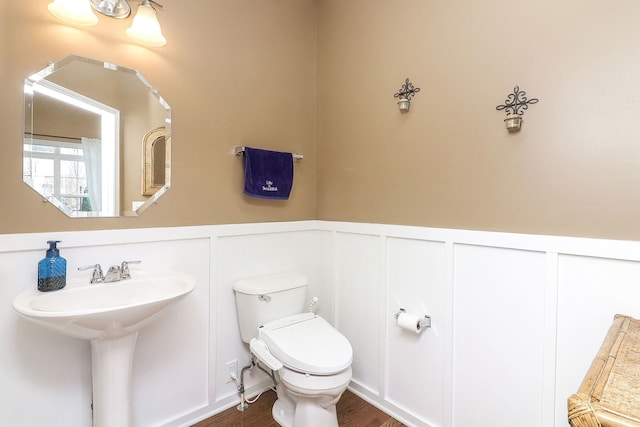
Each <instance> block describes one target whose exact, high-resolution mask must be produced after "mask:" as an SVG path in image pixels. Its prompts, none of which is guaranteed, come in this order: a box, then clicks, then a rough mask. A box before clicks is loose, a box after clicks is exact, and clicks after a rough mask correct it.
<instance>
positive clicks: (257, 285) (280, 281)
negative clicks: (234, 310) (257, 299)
mask: <svg viewBox="0 0 640 427" xmlns="http://www.w3.org/2000/svg"><path fill="white" fill-rule="evenodd" d="M308 284H309V280H308V279H307V278H306V276H305V275H304V274H301V273H296V272H288V273H279V274H271V275H268V276H258V277H252V278H249V279H240V280H237V281H236V282H235V283H234V284H233V290H234V291H236V292H240V293H243V294H250V295H260V294H268V293H271V292H280V291H286V290H288V289H294V288H299V287H301V286H306V285H308Z"/></svg>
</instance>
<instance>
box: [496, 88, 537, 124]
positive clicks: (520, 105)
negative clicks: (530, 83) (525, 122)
mask: <svg viewBox="0 0 640 427" xmlns="http://www.w3.org/2000/svg"><path fill="white" fill-rule="evenodd" d="M526 94H527V93H526V92H525V91H523V90H520V87H518V86H516V87H514V88H513V93H510V94H509V95H508V96H507V99H505V101H504V105H498V106H497V107H496V110H505V112H506V113H507V118H506V119H504V123H505V126H506V127H507V130H508V131H509V132H517V131H519V130H520V127H521V126H522V115H523V114H524V110H528V109H529V105H530V104H535V103H537V102H538V99H537V98H531V99H527V97H526V96H525V95H526Z"/></svg>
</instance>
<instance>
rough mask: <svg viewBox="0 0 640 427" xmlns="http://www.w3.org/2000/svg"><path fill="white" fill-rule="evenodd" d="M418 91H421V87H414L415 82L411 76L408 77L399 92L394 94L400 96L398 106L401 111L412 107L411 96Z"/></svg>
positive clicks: (403, 111) (404, 111)
mask: <svg viewBox="0 0 640 427" xmlns="http://www.w3.org/2000/svg"><path fill="white" fill-rule="evenodd" d="M418 92H420V88H419V87H414V86H413V83H411V82H410V81H409V78H407V79H406V80H405V81H404V84H403V85H402V87H401V88H400V90H399V91H398V93H396V94H394V95H393V97H394V98H399V100H398V108H400V112H401V113H406V112H407V111H409V107H411V98H412V97H413V96H414V95H415V94H416V93H418Z"/></svg>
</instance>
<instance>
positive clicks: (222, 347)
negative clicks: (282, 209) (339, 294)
mask: <svg viewBox="0 0 640 427" xmlns="http://www.w3.org/2000/svg"><path fill="white" fill-rule="evenodd" d="M323 235H324V243H321V242H322V241H323V240H322V239H321V237H320V235H317V236H316V234H314V232H307V231H299V232H293V233H266V234H257V235H255V234H251V235H243V236H224V237H219V238H218V245H217V249H216V250H217V253H218V255H217V261H216V277H217V279H216V281H217V296H216V299H217V301H216V306H215V313H212V315H213V316H215V319H216V323H217V328H214V329H212V333H214V334H215V335H216V337H215V339H216V342H217V345H216V347H217V348H216V360H212V363H214V365H212V366H211V369H212V371H215V372H216V373H217V376H216V378H215V382H214V383H215V384H217V385H218V387H217V388H216V390H215V396H216V400H220V399H224V398H227V397H229V396H231V397H232V398H233V399H235V398H236V397H237V396H238V394H237V392H236V387H235V385H234V384H233V383H229V384H225V382H226V379H227V369H226V365H225V363H226V362H227V361H230V360H234V359H238V362H239V367H242V366H244V365H247V364H248V363H249V362H250V360H251V359H250V356H249V351H248V348H249V347H248V345H246V344H244V343H243V342H242V340H241V338H240V329H239V326H238V317H237V311H236V303H235V295H234V292H233V283H234V282H235V281H236V280H238V279H241V278H248V277H255V276H261V275H268V274H275V273H281V272H285V271H299V272H301V273H303V274H305V275H306V276H307V277H308V278H309V281H310V287H309V290H308V293H307V300H309V299H310V298H311V296H313V295H318V296H319V298H320V301H321V303H320V304H319V309H320V310H319V312H318V313H319V314H321V315H325V316H326V314H325V312H326V313H328V314H329V315H331V310H330V306H331V299H332V298H331V294H330V293H329V292H325V291H324V289H325V288H327V287H328V283H326V281H327V280H328V277H327V272H328V271H329V265H326V266H325V267H324V268H321V260H323V259H324V260H328V259H329V258H327V257H326V255H322V253H325V254H326V250H327V247H326V245H328V242H329V238H330V235H329V233H324V234H323ZM316 237H318V240H316ZM316 241H318V242H320V243H319V244H316ZM321 251H322V252H321ZM320 271H323V272H324V273H323V274H322V275H319V272H320ZM305 308H306V306H305ZM329 320H330V318H329ZM254 371H255V372H254V373H253V374H247V375H246V386H247V387H250V386H252V385H253V384H255V383H256V382H257V381H264V380H265V378H266V376H265V375H264V374H262V373H261V372H260V371H259V370H257V369H255V370H254Z"/></svg>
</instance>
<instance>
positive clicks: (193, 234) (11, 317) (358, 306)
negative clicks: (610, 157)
mask: <svg viewBox="0 0 640 427" xmlns="http://www.w3.org/2000/svg"><path fill="white" fill-rule="evenodd" d="M50 239H60V240H62V241H63V243H62V244H61V245H60V248H61V253H62V255H63V256H64V257H65V258H67V261H68V276H69V277H75V276H81V275H85V274H86V275H87V280H88V274H89V273H88V272H78V271H77V267H80V266H84V265H89V264H95V263H96V262H99V263H101V264H102V265H103V266H109V265H113V264H119V263H120V262H121V261H122V260H124V259H128V260H135V259H141V260H142V261H143V264H142V265H140V266H134V268H133V273H134V274H135V269H136V268H144V269H161V268H170V269H175V270H181V271H185V272H187V273H189V274H192V275H193V276H194V277H195V278H196V281H197V285H196V289H195V291H194V292H193V293H192V294H190V295H189V296H188V297H186V298H185V299H184V300H182V301H181V302H180V303H178V304H176V305H175V306H173V307H172V308H170V309H169V311H167V312H166V313H164V316H162V317H160V318H158V319H157V320H156V322H155V323H152V324H150V325H149V326H148V327H147V328H146V329H144V330H143V331H142V332H141V333H140V336H139V338H138V345H137V348H136V353H135V356H134V384H133V408H134V409H133V417H134V425H136V426H145V427H146V426H164V427H187V426H190V425H193V424H194V423H196V422H198V421H200V420H202V419H205V418H207V417H209V416H211V415H213V414H215V413H218V412H221V411H223V410H224V409H227V408H230V407H233V406H235V405H237V403H238V402H239V394H238V393H237V391H236V386H235V384H233V383H232V382H228V379H227V375H228V372H227V368H226V362H227V361H230V360H235V359H237V360H238V364H239V365H240V366H242V365H243V364H246V363H248V362H249V352H248V348H247V346H246V345H245V344H244V343H242V342H241V340H240V335H239V330H238V323H237V316H236V308H235V300H234V295H233V291H232V284H233V282H234V281H235V280H237V279H238V278H242V277H250V276H256V275H262V274H272V273H278V272H282V271H286V270H297V271H301V272H303V273H305V274H307V276H308V277H309V280H310V287H309V295H308V296H309V298H310V297H311V296H318V297H319V303H318V305H317V312H318V314H320V315H322V316H323V317H325V318H326V319H327V320H329V321H330V322H332V323H333V324H334V325H336V326H337V328H338V329H339V330H340V331H341V332H342V333H344V334H345V336H347V338H348V339H349V340H350V341H351V343H352V345H353V349H354V360H353V373H354V374H353V381H352V383H351V385H350V388H351V390H352V391H353V392H354V393H355V394H357V395H359V396H361V397H363V398H364V399H365V400H367V401H369V402H371V403H372V404H374V405H375V406H377V407H379V408H380V409H382V410H383V411H385V412H387V413H389V414H391V415H393V416H394V417H395V418H396V419H398V420H400V421H402V422H403V423H404V424H406V425H408V426H419V427H484V426H487V427H489V426H491V427H512V426H515V425H517V426H519V427H520V426H524V427H550V426H554V427H566V426H567V421H566V420H567V410H566V399H567V397H568V396H569V395H570V394H571V393H573V392H575V390H577V388H578V387H579V385H580V382H581V381H582V377H583V376H584V374H585V372H586V370H587V369H588V366H589V364H590V363H591V360H592V359H593V357H594V355H595V353H596V351H597V349H598V348H599V346H600V344H601V342H602V339H603V338H604V335H605V333H606V331H607V329H608V327H609V325H610V324H611V322H612V320H613V316H614V315H615V314H616V313H622V314H627V315H631V316H634V317H638V318H640V305H639V304H638V301H640V242H626V241H611V240H597V239H580V238H569V237H562V236H535V235H521V234H509V233H494V232H483V231H469V230H448V229H431V228H424V227H409V226H399V225H383V224H361V223H342V222H327V221H300V222H286V223H262V224H235V225H216V226H202V227H176V228H157V229H135V230H102V231H82V232H55V233H34V234H19V235H0V277H3V278H4V280H3V283H2V285H1V286H0V300H2V301H5V303H4V304H2V305H0V378H1V379H2V387H0V425H20V426H24V427H36V426H42V425H50V423H51V420H56V423H57V424H60V425H65V426H68V427H85V426H87V425H90V424H91V363H90V351H89V344H88V343H87V342H84V341H81V340H75V339H71V338H66V337H63V336H60V335H56V334H53V333H50V332H48V331H46V330H44V329H43V328H41V327H39V326H37V325H35V324H32V323H30V322H28V321H27V320H25V319H22V318H20V317H19V316H18V315H17V314H16V313H15V312H14V311H13V307H12V306H11V301H12V300H13V298H14V297H15V296H16V295H17V294H18V293H20V292H21V291H22V290H23V289H26V288H29V287H34V286H36V276H37V272H36V264H37V262H38V260H39V259H41V258H42V257H43V256H44V250H45V246H46V244H45V242H46V241H47V240H50ZM400 307H403V308H406V309H407V311H408V312H409V313H412V314H416V315H423V314H428V315H430V316H432V328H430V329H428V330H426V331H423V332H422V333H421V334H415V333H411V332H407V331H406V330H401V329H399V328H398V327H397V326H396V324H395V319H394V317H393V315H394V313H395V312H397V310H398V309H399V308H400ZM245 380H246V386H247V394H248V395H253V394H256V393H258V392H259V391H260V390H261V389H263V388H264V387H267V386H269V385H270V379H269V378H268V377H267V376H266V375H264V374H262V373H261V372H259V371H258V370H254V372H252V373H249V374H247V376H246V378H245ZM34 407H36V408H37V410H34Z"/></svg>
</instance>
